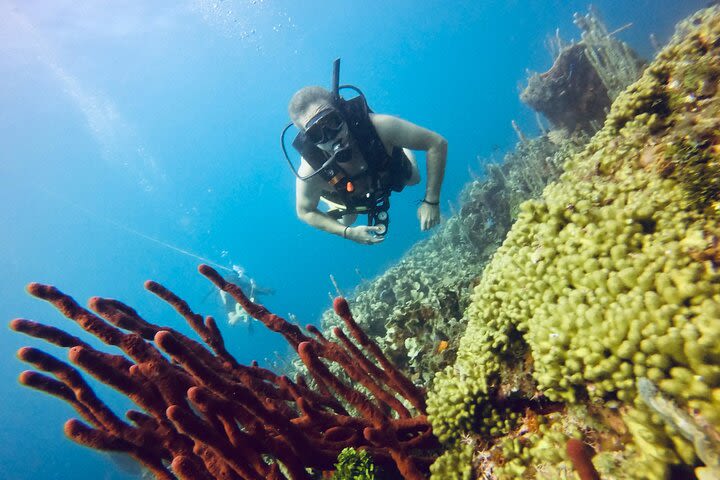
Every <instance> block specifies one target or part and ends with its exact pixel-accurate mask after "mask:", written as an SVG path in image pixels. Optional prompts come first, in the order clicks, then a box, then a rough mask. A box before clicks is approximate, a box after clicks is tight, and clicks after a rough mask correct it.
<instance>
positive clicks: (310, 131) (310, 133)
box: [305, 108, 345, 146]
mask: <svg viewBox="0 0 720 480" xmlns="http://www.w3.org/2000/svg"><path fill="white" fill-rule="evenodd" d="M344 126H345V120H343V118H342V116H340V113H339V112H338V111H337V110H335V109H334V108H326V109H324V110H322V111H321V112H320V113H318V114H317V115H315V116H314V117H313V118H311V119H310V121H308V122H307V124H306V125H305V136H306V137H307V139H308V140H310V141H311V142H312V143H314V144H315V145H318V146H324V145H327V144H331V143H332V142H334V141H335V140H336V139H337V137H338V136H339V135H340V133H341V132H342V131H343V127H344ZM331 146H332V145H331Z"/></svg>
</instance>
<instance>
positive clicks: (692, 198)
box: [428, 7, 720, 479]
mask: <svg viewBox="0 0 720 480" xmlns="http://www.w3.org/2000/svg"><path fill="white" fill-rule="evenodd" d="M719 81H720V9H718V7H715V8H712V9H708V10H705V11H703V12H700V13H698V14H697V15H696V16H694V17H693V18H691V19H689V20H687V21H686V22H684V23H683V24H681V25H680V27H679V28H678V30H677V32H676V35H675V36H674V37H673V39H672V40H671V42H670V44H669V45H668V46H667V47H666V48H665V49H664V50H663V51H662V52H661V53H660V54H659V56H658V57H657V58H656V59H655V61H654V62H653V63H652V64H651V65H650V67H649V68H648V69H647V70H646V71H645V73H644V75H643V77H642V78H641V79H640V80H638V81H637V82H636V83H634V84H633V85H632V86H631V87H630V88H628V89H627V90H626V91H625V92H624V93H623V94H621V95H620V96H619V97H618V99H617V100H616V101H615V103H614V104H613V108H612V110H611V112H610V115H609V116H608V118H607V120H606V122H605V126H604V127H603V129H602V130H601V131H600V132H599V133H598V134H597V135H596V136H595V137H594V138H593V140H592V141H591V142H590V144H589V145H588V146H587V148H586V149H585V150H584V151H583V152H582V153H580V154H578V155H576V156H575V157H574V158H573V159H572V160H571V161H570V162H569V163H568V165H566V172H565V173H564V174H563V176H562V177H561V179H560V180H559V181H558V182H556V183H554V184H551V185H550V186H548V187H547V188H546V189H545V191H544V194H543V197H542V199H540V200H533V201H529V202H526V203H525V204H523V206H522V207H521V213H520V215H519V218H518V220H517V222H516V223H515V225H514V226H513V228H512V229H511V231H510V233H509V234H508V236H507V238H506V240H505V242H504V243H503V245H502V246H501V247H500V249H498V251H497V252H496V253H495V255H494V257H493V259H492V260H491V262H490V264H489V265H488V267H487V268H486V270H485V271H484V273H483V276H482V280H481V282H480V283H479V285H478V286H477V287H476V289H475V291H474V295H473V301H472V305H471V306H470V307H469V310H468V313H467V316H468V318H469V320H470V322H469V325H468V328H467V331H466V333H465V335H464V337H463V338H462V341H461V343H460V347H459V351H458V355H457V361H456V364H455V365H454V366H453V367H449V368H447V369H446V370H444V371H443V372H441V373H440V374H439V375H438V377H436V380H435V387H434V391H433V393H432V395H431V398H430V399H429V404H428V407H429V408H428V410H429V412H430V414H431V418H432V422H433V428H434V431H435V433H436V434H437V435H438V436H439V437H440V438H441V440H444V441H445V442H447V443H448V444H449V445H451V446H452V448H451V450H450V452H449V453H448V457H445V458H446V459H445V460H442V461H440V462H439V463H438V467H437V468H436V469H435V472H436V473H437V472H439V470H438V469H441V470H442V472H443V473H442V474H439V473H438V474H437V475H436V476H435V477H434V478H443V479H447V478H463V476H464V475H465V474H466V468H467V465H466V464H464V465H463V464H462V463H458V464H456V468H455V469H454V470H453V469H451V470H452V472H454V473H452V472H450V473H449V471H448V462H447V458H455V459H458V458H467V454H466V453H461V452H466V450H467V447H466V445H467V442H468V438H469V437H470V436H473V435H478V432H488V431H492V430H493V429H494V432H495V436H496V437H499V436H500V435H505V434H507V433H508V432H510V435H509V436H507V437H506V438H505V442H502V441H500V440H497V441H494V440H492V438H490V437H489V436H488V435H484V436H483V437H482V438H483V442H484V443H485V445H484V447H483V448H484V449H485V450H483V448H479V447H478V448H477V450H476V455H475V463H476V465H475V468H476V469H478V471H479V469H480V466H479V465H478V463H482V461H483V458H482V452H483V451H487V448H489V446H488V445H492V444H494V445H500V444H501V443H506V444H507V442H508V441H509V442H510V444H507V445H505V446H504V447H503V448H502V455H499V456H498V458H496V459H495V460H496V461H497V464H498V465H500V464H503V466H502V467H500V468H496V469H495V474H496V475H498V476H500V477H504V478H517V476H519V475H527V476H532V475H537V476H542V472H543V471H544V470H547V469H557V468H564V467H562V466H560V467H558V465H560V464H562V463H563V462H566V459H565V458H564V453H562V452H564V448H562V445H563V443H562V442H564V441H565V440H566V439H567V438H568V435H574V436H580V435H581V434H582V435H586V436H589V437H591V438H594V439H595V440H597V439H599V438H601V437H602V435H601V434H598V433H597V432H599V431H602V430H603V429H605V430H608V429H609V430H612V431H613V432H614V433H615V435H616V437H619V436H621V435H625V436H626V438H625V440H626V442H614V443H613V442H609V441H608V442H604V443H603V442H599V441H598V444H597V445H595V446H596V447H598V449H599V450H600V451H601V453H600V455H598V456H597V457H596V459H595V463H596V466H597V467H598V468H599V469H600V470H601V474H602V475H603V478H663V477H664V475H665V474H666V473H667V472H668V471H669V469H671V468H679V467H677V466H675V467H673V465H682V464H687V465H692V464H693V463H695V462H696V461H697V458H696V455H695V451H694V449H693V446H692V444H691V443H689V442H688V441H687V440H685V438H684V437H683V435H681V434H680V433H678V432H677V431H673V430H672V428H668V427H666V425H665V424H664V423H663V422H662V421H661V419H659V418H658V417H657V415H653V412H651V411H650V410H649V409H648V408H647V406H646V405H645V404H644V402H642V401H641V400H640V399H639V397H638V392H637V390H636V381H637V379H638V378H640V377H647V378H649V379H650V380H651V381H652V382H654V383H655V384H656V385H657V386H658V388H659V389H660V391H661V392H662V393H663V394H664V395H667V396H668V397H669V398H672V399H673V401H674V402H676V403H677V404H678V405H679V406H680V407H681V408H684V409H686V410H687V411H688V412H692V414H693V415H696V416H697V417H698V418H700V419H702V421H703V422H704V423H705V425H706V426H707V428H708V429H713V428H718V427H720V272H719V271H718V267H720V249H719V248H718V244H719V242H720V240H719V239H720V223H719V222H718V216H717V213H718V212H719V211H720V188H718V186H719V183H718V182H720V180H719V179H720V120H719V119H720V91H718V82H719ZM517 371H520V372H521V373H520V375H521V376H522V372H525V374H526V375H527V376H528V377H529V378H528V379H526V380H527V381H526V382H522V381H515V383H514V384H513V385H512V386H511V388H509V387H508V383H509V382H510V383H512V376H513V375H512V372H517ZM528 386H529V387H528ZM530 396H533V398H532V400H538V399H546V400H547V401H549V402H557V403H558V404H561V405H565V406H566V408H567V406H572V405H576V406H582V407H583V408H587V411H586V413H587V415H588V416H589V417H593V415H594V417H593V418H594V420H593V421H597V420H598V419H600V420H601V421H600V422H599V423H600V425H597V426H593V425H591V424H590V423H588V421H586V423H585V424H584V425H582V424H581V426H580V428H575V426H574V425H570V424H572V423H573V421H571V420H572V419H571V420H568V417H567V416H566V417H564V420H562V421H560V420H558V421H556V422H555V424H554V425H552V423H553V422H554V420H553V418H555V417H553V416H552V415H549V416H548V417H547V419H546V420H547V421H548V422H549V423H550V424H551V425H549V426H546V427H543V428H539V427H538V428H535V429H533V430H534V431H532V432H530V433H529V434H525V432H527V431H528V429H527V428H524V431H523V430H518V428H520V424H519V423H518V424H517V425H513V422H508V421H507V419H504V420H503V419H502V418H501V420H497V419H493V417H492V416H490V415H488V413H487V412H489V411H494V412H497V411H498V408H495V407H496V406H498V405H500V403H501V402H500V399H504V400H507V398H513V397H519V398H525V399H528V400H530V398H529V397H530ZM506 403H507V402H506ZM593 412H594V413H593ZM497 416H498V415H497V414H496V415H495V418H496V417H497ZM500 417H504V415H500ZM603 419H604V420H605V425H604V426H603V425H602V423H603V422H602V420H603ZM520 423H522V422H520ZM540 423H541V424H542V423H543V422H540ZM561 423H563V425H560V424H561ZM514 429H515V430H514ZM543 431H548V432H554V433H553V435H555V436H558V437H557V439H556V440H554V445H555V446H556V448H555V451H556V452H557V451H560V452H561V453H562V454H557V453H554V455H555V457H557V458H555V459H552V458H551V457H552V455H540V454H538V455H535V454H533V451H537V450H538V449H540V447H538V442H539V441H540V439H545V441H546V442H547V441H549V440H550V439H551V437H552V436H550V437H547V438H546V436H543V435H542V432H543ZM623 443H626V444H623ZM541 447H542V446H541ZM545 447H547V446H545ZM545 447H543V448H545ZM550 450H553V449H552V448H550ZM478 452H479V453H478ZM628 458H632V462H633V464H632V468H631V467H630V464H628V463H626V462H627V461H628V460H627V459H628ZM548 462H554V463H555V465H548ZM553 471H554V472H555V473H553V475H554V474H557V470H553ZM451 473H452V475H454V477H453V476H451ZM555 478H557V477H555Z"/></svg>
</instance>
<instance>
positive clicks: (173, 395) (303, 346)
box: [10, 265, 437, 480]
mask: <svg viewBox="0 0 720 480" xmlns="http://www.w3.org/2000/svg"><path fill="white" fill-rule="evenodd" d="M200 272H201V273H202V274H203V275H205V276H206V277H207V278H208V279H210V280H211V281H212V282H213V283H214V284H215V285H216V286H217V287H218V288H220V289H221V290H223V291H225V292H227V293H228V294H230V295H231V296H232V297H233V298H234V299H235V301H237V302H238V303H239V304H240V305H242V307H243V308H244V309H245V310H246V311H247V312H248V314H249V315H251V316H252V317H253V318H255V319H257V320H259V321H261V322H262V323H263V324H265V326H266V327H267V328H269V329H271V330H273V331H275V332H278V333H280V334H281V335H283V337H284V338H285V339H286V340H287V342H288V343H289V344H290V345H291V346H292V347H293V348H294V349H295V350H296V351H297V352H298V353H299V355H300V357H301V358H302V360H303V362H304V363H305V365H306V367H307V370H308V371H309V372H310V374H311V375H312V377H313V379H314V381H315V383H316V385H317V387H318V388H317V389H315V390H311V389H310V388H308V386H307V382H306V380H305V379H304V378H302V377H299V378H298V379H297V380H296V381H292V380H290V379H289V378H287V377H284V376H278V375H276V374H274V373H273V372H271V371H269V370H266V369H264V368H261V367H259V366H258V365H257V364H253V365H251V366H244V365H241V364H239V363H238V362H237V361H236V360H235V359H234V358H233V357H232V355H230V353H229V352H228V351H227V350H226V349H225V346H224V342H223V338H222V335H221V334H220V331H219V329H218V328H217V325H216V324H215V321H214V320H213V319H212V317H207V318H206V319H203V318H202V317H201V316H200V315H198V314H196V313H194V312H193V311H192V310H191V309H190V307H189V306H188V305H187V303H185V302H184V301H183V300H182V299H180V298H178V297H177V296H175V295H174V294H173V293H172V292H170V291H169V290H167V289H166V288H165V287H163V286H161V285H159V284H157V283H155V282H147V283H146V288H147V289H148V290H150V291H151V292H153V293H154V294H155V295H157V296H158V297H160V298H161V299H163V300H164V301H165V302H167V303H168V304H170V305H171V306H172V307H173V308H174V309H175V310H176V311H177V312H178V313H179V314H180V315H181V316H182V317H183V318H185V320H186V321H187V322H188V324H189V325H190V326H191V327H192V328H193V330H194V331H195V332H196V333H197V334H198V335H199V337H200V338H201V339H202V341H203V342H204V344H205V345H207V347H209V349H208V348H206V346H205V345H203V344H202V343H199V342H197V341H195V340H192V339H191V338H189V337H187V336H185V335H183V334H182V333H180V332H178V331H176V330H174V329H172V328H169V327H161V326H158V325H154V324H152V323H150V322H147V321H145V320H144V319H142V318H141V317H140V316H139V315H138V314H137V312H135V311H134V310H133V309H132V308H130V307H128V306H127V305H125V304H123V303H120V302H118V301H116V300H108V299H102V298H98V297H94V298H92V299H91V300H90V302H89V304H90V308H91V309H92V310H93V311H94V312H95V313H93V312H92V311H90V310H86V309H84V308H82V307H81V306H80V305H78V304H77V303H76V302H75V301H74V300H73V299H72V298H71V297H69V296H68V295H65V294H63V293H62V292H60V291H59V290H57V289H56V288H54V287H51V286H47V285H40V284H31V285H29V286H28V291H29V293H30V294H32V295H33V296H35V297H38V298H40V299H43V300H46V301H48V302H50V303H52V304H53V305H54V306H55V307H56V308H57V309H58V310H59V311H61V312H62V313H63V314H64V315H65V316H66V317H68V318H69V319H72V320H74V321H75V322H77V324H78V325H79V326H80V327H82V328H83V329H84V330H86V331H87V332H88V333H91V334H92V335H94V336H95V337H97V339H99V340H101V341H102V342H103V343H105V344H107V345H111V346H115V347H118V348H119V349H121V350H122V352H123V353H124V354H125V355H116V354H111V353H105V352H103V351H100V350H97V349H95V348H93V347H92V346H91V345H90V344H88V343H86V342H84V341H83V340H81V339H80V338H78V337H74V336H71V335H69V334H68V333H66V332H64V331H62V330H60V329H57V328H55V327H51V326H47V325H43V324H41V323H37V322H33V321H30V320H24V319H16V320H13V321H12V322H11V324H10V326H11V328H12V329H13V330H15V331H17V332H21V333H25V334H27V335H30V336H33V337H36V338H39V339H43V340H45V341H47V342H49V343H51V344H54V345H57V346H60V347H65V348H68V349H69V359H70V362H71V363H72V364H75V365H77V366H79V367H80V368H81V369H83V370H85V371H86V372H87V373H89V374H90V375H91V376H93V377H95V379H97V380H98V381H100V382H102V383H104V384H106V385H108V386H110V387H112V388H114V389H116V390H117V391H119V392H120V393H122V394H124V395H125V396H127V397H128V398H129V399H130V400H132V401H133V402H134V403H135V404H136V405H137V406H138V407H139V408H140V409H141V411H137V410H130V411H128V412H127V414H126V416H127V418H128V419H129V420H130V423H128V422H126V421H124V420H122V419H121V418H120V417H118V416H117V415H116V414H115V413H114V412H113V411H112V410H111V409H110V408H109V407H108V406H107V404H106V403H104V402H103V401H102V400H101V399H100V398H98V397H97V395H96V394H95V392H94V391H93V389H92V388H91V386H90V385H89V384H88V382H87V381H86V380H85V379H84V378H83V377H82V375H81V373H80V371H79V370H77V369H76V368H74V367H73V366H71V365H70V364H68V363H66V362H63V361H61V360H59V359H57V358H55V357H53V356H51V355H49V354H47V353H45V352H43V351H41V350H38V349H36V348H31V347H24V348H22V349H20V350H19V352H18V356H19V358H20V359H21V360H23V361H25V362H28V363H30V364H32V365H33V366H34V367H35V368H37V369H38V370H41V371H44V372H47V373H49V374H51V375H52V376H54V377H55V378H52V377H51V376H49V375H45V374H43V373H39V372H36V371H26V372H23V373H22V374H21V375H20V382H21V383H22V384H24V385H26V386H29V387H32V388H35V389H37V390H40V391H42V392H45V393H48V394H50V395H54V396H56V397H58V398H60V399H61V400H64V401H66V402H67V403H69V404H70V405H71V406H72V407H73V408H74V409H75V410H76V411H77V412H78V414H79V415H80V416H81V417H82V418H83V419H84V420H85V422H87V423H84V422H82V421H79V420H76V419H71V420H68V421H67V423H66V424H65V432H66V434H67V436H68V437H70V438H71V439H72V440H74V441H76V442H78V443H80V444H82V445H85V446H88V447H90V448H94V449H98V450H104V451H115V452H123V453H127V454H129V455H130V456H132V457H134V458H135V459H136V460H137V461H138V462H140V463H141V464H143V465H144V466H145V467H146V468H147V469H148V470H150V471H151V472H152V473H153V474H154V475H155V476H156V477H157V478H159V479H174V478H182V479H192V480H201V479H210V478H224V479H263V478H271V479H283V478H286V477H287V476H289V477H290V478H293V479H310V478H312V477H311V475H310V473H309V472H308V470H307V469H308V468H312V469H315V470H317V471H321V470H332V469H333V464H334V463H335V460H336V458H337V457H338V454H339V453H340V452H341V451H342V450H343V448H346V447H353V448H357V449H363V450H365V451H366V452H367V453H366V454H365V455H367V454H369V455H370V456H371V457H372V459H373V461H374V462H375V463H377V464H378V465H380V466H381V467H382V468H383V469H384V470H385V471H386V472H388V473H389V474H390V475H391V476H392V475H395V476H396V475H398V474H400V475H402V476H403V478H407V479H421V478H425V476H426V475H425V473H426V472H427V469H428V467H429V464H430V463H431V461H432V459H433V457H432V452H433V448H436V447H437V441H436V439H435V437H434V436H433V434H432V431H431V429H430V426H429V423H428V421H427V419H426V417H425V416H424V409H425V405H424V397H423V391H422V390H421V389H418V388H417V387H415V385H413V384H412V382H410V381H409V380H408V379H407V378H406V377H404V376H403V375H402V374H401V373H400V372H399V371H398V370H397V369H396V368H395V367H394V366H393V365H392V364H391V363H390V362H389V361H388V360H387V358H386V357H385V356H384V355H383V354H382V352H381V351H380V349H379V348H378V347H377V345H376V344H374V343H373V342H372V341H371V340H370V339H369V338H368V337H367V336H366V335H365V334H364V332H363V331H362V330H361V329H360V328H359V327H358V326H357V324H356V323H355V321H354V320H353V317H352V315H351V313H350V309H349V307H348V305H347V302H346V301H345V300H344V299H342V298H337V299H336V300H335V302H334V306H335V311H336V312H337V314H338V315H339V316H340V317H341V318H342V320H343V323H344V325H345V327H346V328H347V329H348V330H349V331H350V333H351V335H352V337H353V338H354V339H355V341H356V342H357V345H356V344H355V343H353V342H352V341H351V340H350V339H349V338H348V337H347V336H346V335H345V334H344V333H343V331H342V330H341V329H340V328H336V329H335V332H334V333H335V335H336V336H337V338H338V340H337V341H330V340H328V339H327V338H326V337H325V336H323V335H322V334H321V333H320V332H319V331H318V330H317V329H316V328H314V327H312V326H309V327H308V331H309V332H310V333H312V334H313V336H314V337H315V338H311V337H308V336H306V335H305V334H304V333H302V331H301V329H300V328H299V327H297V326H296V325H294V324H291V323H288V322H287V321H285V320H284V319H282V318H280V317H278V316H276V315H274V314H272V313H270V312H269V311H268V310H266V309H265V308H264V307H263V306H262V305H259V304H257V303H254V302H252V301H250V299H248V298H247V297H246V296H245V294H244V293H243V292H242V290H241V289H240V288H239V287H237V286H236V285H234V284H232V283H229V282H227V281H225V280H224V279H223V278H222V277H221V276H220V275H219V274H218V273H217V272H216V271H214V270H213V269H212V268H210V267H208V266H206V265H203V266H201V267H200ZM126 332H129V333H126ZM361 349H362V350H364V351H366V352H368V354H369V356H368V355H366V354H364V353H363V351H362V350H361ZM374 362H376V363H374ZM327 363H335V364H338V365H340V366H341V367H342V369H343V371H344V373H345V375H346V376H347V377H349V378H350V379H352V381H353V382H354V383H353V384H352V385H362V387H363V389H364V390H365V391H368V392H371V394H370V395H365V394H363V393H362V392H360V391H359V390H358V389H355V388H353V387H352V386H350V385H347V384H345V383H343V382H342V381H341V380H340V379H339V378H338V377H337V376H335V375H333V374H332V373H331V372H330V370H329V369H328V366H327ZM411 410H412V412H411ZM413 412H415V413H413ZM428 455H430V456H428ZM393 472H395V473H394V474H393ZM368 478H370V477H368Z"/></svg>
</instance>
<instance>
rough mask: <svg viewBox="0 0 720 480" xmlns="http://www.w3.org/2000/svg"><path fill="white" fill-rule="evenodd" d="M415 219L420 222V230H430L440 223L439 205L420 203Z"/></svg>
mask: <svg viewBox="0 0 720 480" xmlns="http://www.w3.org/2000/svg"><path fill="white" fill-rule="evenodd" d="M417 217H418V220H420V230H422V231H425V230H430V229H431V228H433V227H434V226H435V225H437V224H438V223H440V205H430V204H428V203H425V202H422V203H421V204H420V206H419V207H418V211H417Z"/></svg>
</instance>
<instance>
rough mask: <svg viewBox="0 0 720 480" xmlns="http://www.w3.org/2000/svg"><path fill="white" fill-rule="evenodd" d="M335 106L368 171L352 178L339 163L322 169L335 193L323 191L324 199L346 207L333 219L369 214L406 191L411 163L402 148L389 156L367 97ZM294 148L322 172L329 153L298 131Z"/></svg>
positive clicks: (360, 97) (340, 99)
mask: <svg viewBox="0 0 720 480" xmlns="http://www.w3.org/2000/svg"><path fill="white" fill-rule="evenodd" d="M334 103H335V104H334V107H335V108H336V109H337V111H338V113H340V115H341V116H342V117H343V120H344V121H345V123H346V124H347V126H348V131H349V133H350V135H351V136H352V138H353V139H354V143H353V145H355V147H356V148H357V150H358V151H359V152H360V154H361V155H362V157H363V159H364V160H365V163H366V164H367V169H365V170H364V171H362V172H360V173H358V174H356V175H352V176H351V175H348V173H347V172H346V171H345V169H343V167H342V165H341V164H339V163H335V164H334V165H331V166H330V167H329V168H324V169H322V170H321V171H320V172H319V174H320V176H321V177H322V178H323V179H324V180H325V181H326V182H327V183H328V184H329V185H330V186H331V187H332V191H329V192H323V194H322V197H324V198H326V199H327V200H329V201H330V202H332V203H333V204H337V205H342V206H343V207H344V208H340V209H336V210H331V211H330V212H328V214H329V215H331V216H334V217H340V216H342V215H346V214H350V213H367V212H368V211H372V210H373V209H375V208H377V207H378V206H379V205H382V204H384V203H386V202H388V197H389V196H390V192H391V191H396V192H399V191H401V190H402V189H403V187H404V186H405V183H406V181H407V179H408V178H409V176H410V173H411V166H410V160H409V159H408V158H407V156H406V155H405V152H403V150H402V148H399V147H395V148H393V150H392V152H391V153H390V154H388V152H387V150H386V148H385V145H384V144H383V142H382V140H381V139H380V136H379V135H378V133H377V130H376V129H375V126H374V125H373V123H372V120H371V119H370V113H372V110H370V108H369V107H368V105H367V102H366V100H365V97H364V95H362V94H360V95H358V96H357V97H354V98H352V99H350V100H345V99H343V98H339V99H338V100H336V102H334ZM292 145H293V147H294V148H295V149H296V150H297V151H298V152H299V153H300V155H302V157H303V159H305V161H306V162H307V163H308V164H309V165H310V166H311V167H312V168H313V170H319V169H321V168H322V167H323V165H324V164H325V163H326V162H327V160H328V159H329V158H330V153H328V152H326V151H324V150H321V149H320V148H318V147H317V145H315V144H314V143H312V142H311V141H310V140H308V139H307V138H306V136H305V134H304V133H303V132H298V134H297V136H296V137H295V140H294V141H293V143H292Z"/></svg>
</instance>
